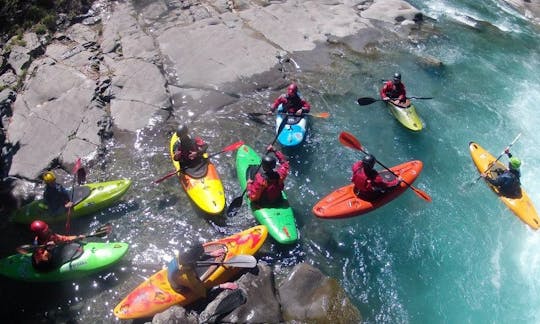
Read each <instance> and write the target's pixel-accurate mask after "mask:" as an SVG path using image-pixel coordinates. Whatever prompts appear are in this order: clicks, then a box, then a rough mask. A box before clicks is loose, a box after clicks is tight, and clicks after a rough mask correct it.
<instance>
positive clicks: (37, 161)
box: [8, 63, 97, 179]
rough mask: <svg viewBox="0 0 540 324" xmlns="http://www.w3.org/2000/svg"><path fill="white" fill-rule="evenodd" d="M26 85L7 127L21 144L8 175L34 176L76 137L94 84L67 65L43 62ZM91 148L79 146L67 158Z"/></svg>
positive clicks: (88, 151) (88, 150)
mask: <svg viewBox="0 0 540 324" xmlns="http://www.w3.org/2000/svg"><path fill="white" fill-rule="evenodd" d="M36 64H38V63H36ZM26 86H27V90H26V91H25V92H23V93H20V94H19V96H18V97H17V100H16V101H15V104H14V108H13V117H12V121H11V123H10V124H9V127H8V132H9V134H10V138H11V140H12V141H13V142H17V141H19V142H20V144H21V148H20V149H19V151H18V152H17V154H16V155H15V156H14V157H13V163H12V166H11V170H10V174H12V175H19V176H22V177H25V178H29V179H33V178H36V177H37V176H38V175H39V173H40V172H41V171H42V170H43V169H45V168H46V167H47V166H48V165H50V164H51V162H52V161H53V160H56V159H59V158H60V157H61V155H62V152H63V150H64V149H65V148H66V146H67V144H68V142H69V141H70V140H73V139H75V138H76V137H77V132H78V129H79V127H80V124H81V122H82V120H83V119H84V118H85V117H84V116H85V111H86V110H87V105H88V103H89V102H90V99H91V97H92V95H93V88H94V84H93V82H92V81H91V80H88V79H85V78H84V76H83V75H81V74H79V73H77V72H76V71H74V70H72V69H70V68H66V67H63V66H59V65H43V66H41V67H40V68H38V69H36V72H35V75H34V76H33V78H32V79H30V81H29V82H28V84H27V85H26ZM95 127H96V133H97V125H96V126H95ZM95 148H96V147H95V146H94V147H93V150H95ZM93 150H92V146H85V147H79V148H78V149H76V150H75V152H73V153H72V154H70V156H69V159H70V160H71V159H72V155H75V156H85V155H88V154H90V153H92V151H93ZM68 162H71V161H68Z"/></svg>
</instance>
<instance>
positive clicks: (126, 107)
mask: <svg viewBox="0 0 540 324" xmlns="http://www.w3.org/2000/svg"><path fill="white" fill-rule="evenodd" d="M507 2H511V3H515V2H519V1H507ZM525 2H527V1H525ZM518 5H523V6H524V7H523V8H525V9H527V8H529V7H530V6H535V5H536V4H524V3H523V2H521V3H520V4H518ZM520 8H521V7H520ZM536 8H537V6H536ZM525 9H524V10H525ZM536 13H538V11H536ZM299 17H301V18H299ZM536 17H538V14H536ZM434 31H435V29H434V27H433V24H432V23H431V22H429V19H427V17H425V16H424V15H423V14H422V13H421V12H420V11H419V10H418V9H416V8H414V7H412V6H411V5H410V4H408V3H407V2H405V1H402V0H358V1H346V0H342V1H338V0H326V1H322V0H321V1H296V0H289V1H264V0H252V1H247V0H237V1H225V0H223V1H220V0H214V1H211V0H208V1H195V0H191V1H190V0H187V1H184V0H182V1H180V0H158V1H153V2H148V1H147V2H142V3H138V5H137V6H134V5H133V4H132V3H131V2H126V1H115V2H109V1H98V2H96V3H95V4H94V6H93V7H92V11H91V13H89V14H88V15H86V16H85V18H84V19H82V20H80V21H78V22H77V23H71V24H70V23H67V24H66V28H64V29H62V30H60V31H58V32H56V33H55V34H54V35H41V36H38V35H36V34H34V33H26V34H25V35H24V37H23V39H22V40H16V39H12V40H10V41H9V42H8V44H6V45H5V46H4V47H3V49H2V53H3V55H2V62H1V66H2V68H1V70H0V73H1V75H0V87H1V88H2V89H3V90H2V91H1V92H0V108H1V113H2V115H1V120H2V122H3V123H2V124H3V125H2V134H5V135H6V138H5V140H3V141H2V159H1V160H2V163H3V164H2V171H3V173H2V179H3V180H2V188H1V189H2V190H0V198H1V201H2V206H0V208H1V210H2V214H4V216H6V217H4V218H3V219H2V220H1V222H7V221H8V218H7V214H8V213H9V211H10V210H12V209H14V208H18V207H20V206H21V204H23V203H25V202H27V201H28V200H30V199H33V198H34V195H35V193H36V192H38V191H41V190H40V184H39V176H40V174H41V173H42V172H43V171H44V170H47V169H57V170H65V172H64V174H63V175H64V176H65V177H67V173H69V171H68V170H71V168H72V167H73V163H74V161H75V160H76V159H77V158H78V157H82V158H83V159H84V161H85V165H86V166H89V167H90V168H91V167H93V166H96V165H98V164H99V163H100V159H101V158H102V157H103V156H104V155H105V154H106V151H107V149H108V148H107V147H108V146H107V144H108V143H110V141H113V140H114V141H116V143H122V141H123V140H124V141H125V139H122V138H121V137H118V136H117V135H116V134H118V133H122V134H124V135H123V136H126V135H125V134H129V135H128V136H130V137H131V138H130V140H129V141H130V142H132V141H133V140H132V138H133V137H136V136H137V134H138V132H140V130H141V129H147V128H152V127H156V125H164V124H167V123H173V124H178V123H183V122H189V121H192V120H193V119H194V118H196V117H193V116H210V115H211V114H213V113H216V112H219V113H220V114H229V115H231V116H232V115H235V114H238V113H240V112H242V111H243V106H244V105H246V102H247V101H248V99H249V97H250V96H251V95H253V94H254V93H257V91H260V90H261V89H269V90H271V91H276V90H280V89H281V88H283V87H284V86H285V85H287V84H288V83H289V82H290V81H291V80H297V79H298V78H300V76H301V75H302V74H303V73H306V72H309V71H313V70H320V69H324V68H325V66H326V65H327V63H328V62H329V61H330V59H329V57H333V56H341V55H343V53H342V49H343V48H345V49H346V50H347V51H352V52H357V53H369V52H370V51H373V48H374V47H375V46H376V44H377V43H379V42H390V41H395V40H405V41H410V42H417V41H419V40H421V39H423V38H425V37H427V36H429V35H431V34H432V33H433V32H434ZM426 62H428V64H433V65H440V64H442V63H441V62H439V61H437V60H436V59H433V58H429V57H428V58H426ZM21 84H22V86H19V85H21ZM14 88H17V89H19V90H18V91H17V92H15V91H13V90H11V89H14ZM247 104H249V103H247ZM227 140H228V139H227ZM36 157H39V158H36ZM314 282H320V283H321V285H319V286H314V285H313V283H314ZM238 283H239V284H240V287H241V289H242V290H243V291H245V292H246V294H247V303H246V304H244V305H242V306H240V307H238V308H237V309H236V310H234V311H233V312H232V313H230V314H228V315H226V316H225V317H223V318H222V320H223V321H226V322H227V321H229V322H250V321H251V322H271V323H273V322H282V321H306V322H330V321H331V322H334V323H340V322H343V323H345V322H360V321H361V314H360V312H359V311H358V310H357V309H356V308H355V307H354V306H353V305H352V304H351V303H350V301H349V299H348V298H347V296H346V295H345V292H344V291H343V289H342V288H341V287H339V285H338V284H337V283H336V282H335V280H333V279H331V278H327V277H325V276H324V275H323V274H322V273H320V271H318V270H316V269H314V268H313V267H311V266H309V265H307V264H299V265H297V266H296V267H295V268H294V269H293V270H292V271H291V272H290V276H289V277H288V278H286V279H284V280H283V281H282V282H281V283H280V285H276V284H275V280H274V278H273V274H272V270H271V269H270V268H269V267H268V266H265V265H260V266H259V267H258V271H257V274H254V273H248V274H245V275H244V276H242V277H241V278H240V279H239V280H238ZM276 286H279V287H278V288H277V289H276ZM261 287H263V288H264V289H261ZM261 291H264V293H261ZM228 293H230V292H225V293H222V295H221V296H218V298H217V299H216V300H215V301H214V302H212V303H211V304H210V305H208V307H207V308H206V310H204V311H202V313H201V314H200V319H203V318H204V316H206V315H205V314H212V312H213V311H215V307H216V305H217V304H218V303H219V301H220V298H221V299H223V298H225V297H226V295H227V294H228ZM212 307H214V308H212ZM254 314H255V315H254ZM253 316H258V317H253ZM173 319H175V320H181V321H185V322H193V323H197V322H198V320H199V319H197V318H196V316H195V317H194V315H193V314H189V313H186V312H185V311H184V310H183V309H182V308H179V307H173V308H171V309H170V310H168V311H167V312H165V314H160V315H158V316H156V317H155V318H154V321H153V322H156V323H160V322H167V321H169V320H173ZM344 320H346V321H344Z"/></svg>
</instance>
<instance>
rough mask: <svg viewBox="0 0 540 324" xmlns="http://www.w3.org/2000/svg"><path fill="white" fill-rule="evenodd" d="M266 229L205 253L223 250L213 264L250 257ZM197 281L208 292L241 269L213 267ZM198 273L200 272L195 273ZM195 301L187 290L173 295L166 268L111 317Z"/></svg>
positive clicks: (255, 229)
mask: <svg viewBox="0 0 540 324" xmlns="http://www.w3.org/2000/svg"><path fill="white" fill-rule="evenodd" d="M267 236H268V230H267V229H266V226H264V225H259V226H255V227H252V228H250V229H247V230H245V231H243V232H240V233H237V234H234V235H232V236H228V237H225V238H223V239H220V240H217V241H213V242H208V243H205V244H204V249H205V251H206V252H212V251H215V250H218V249H223V250H225V256H224V257H223V256H222V257H220V258H216V260H215V261H218V262H222V261H227V260H229V259H231V258H232V257H234V256H235V255H240V254H249V255H253V254H255V252H257V251H258V250H259V249H260V247H261V246H262V245H263V243H264V241H265V240H266V237H267ZM199 270H200V271H201V272H202V274H201V275H200V278H201V280H202V282H203V283H204V285H205V287H206V288H207V289H210V288H212V287H214V286H217V285H219V284H222V283H224V282H227V281H228V280H230V279H231V278H232V277H233V276H235V275H236V274H237V273H238V271H239V270H241V269H240V268H234V267H228V266H224V265H213V266H209V267H206V268H200V269H199ZM198 272H199V271H198ZM196 300H197V297H196V296H195V295H194V294H193V293H191V292H190V291H187V292H186V293H183V294H180V293H178V292H176V291H175V290H174V289H173V288H172V287H171V285H170V284H169V281H168V279H167V269H162V270H160V271H158V272H157V273H155V274H154V275H152V276H151V277H150V278H148V279H147V280H146V281H145V282H143V283H142V284H140V285H139V286H138V287H137V288H135V289H134V290H133V291H132V292H131V293H129V295H127V296H126V297H125V298H124V299H123V300H122V301H121V302H120V303H119V304H118V305H116V307H115V308H114V315H115V316H116V317H118V318H119V319H134V318H144V317H150V316H153V315H155V314H157V313H159V312H162V311H164V310H166V309H167V308H169V307H170V306H173V305H179V306H186V305H189V304H190V303H192V302H194V301H196Z"/></svg>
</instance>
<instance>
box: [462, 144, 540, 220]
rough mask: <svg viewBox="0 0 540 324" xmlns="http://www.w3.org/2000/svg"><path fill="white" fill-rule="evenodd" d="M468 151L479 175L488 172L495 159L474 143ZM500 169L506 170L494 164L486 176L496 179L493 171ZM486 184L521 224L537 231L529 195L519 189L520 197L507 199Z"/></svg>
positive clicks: (536, 218) (536, 217)
mask: <svg viewBox="0 0 540 324" xmlns="http://www.w3.org/2000/svg"><path fill="white" fill-rule="evenodd" d="M469 150H470V152H471V157H472V160H473V162H474V164H475V165H476V168H477V169H478V171H479V172H480V173H484V172H485V171H486V170H488V168H489V166H490V165H492V164H493V163H494V162H495V160H496V159H497V158H496V157H494V156H493V155H491V153H489V152H488V151H486V150H485V149H484V148H482V147H481V146H480V145H478V144H477V143H475V142H470V143H469ZM500 169H502V170H506V169H507V167H506V166H505V165H504V164H503V163H501V162H500V161H497V162H495V164H493V165H492V166H491V168H489V173H488V176H489V177H496V176H497V173H496V172H495V170H500ZM487 184H488V186H489V187H490V188H491V190H493V191H494V192H495V193H496V194H497V196H499V198H500V199H501V200H502V201H503V203H504V204H505V205H506V206H508V208H510V210H511V211H512V212H514V214H516V216H517V217H519V218H520V219H521V220H522V221H523V222H525V223H526V224H527V225H529V226H530V227H532V228H533V229H538V227H540V218H538V213H537V212H536V209H535V208H534V205H533V203H532V201H531V199H530V198H529V195H527V193H526V192H525V190H524V189H523V188H521V197H519V198H508V197H505V196H503V195H501V194H500V193H499V191H498V189H497V187H495V186H493V185H491V184H490V183H489V182H487Z"/></svg>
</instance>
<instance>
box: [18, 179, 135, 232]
mask: <svg viewBox="0 0 540 324" xmlns="http://www.w3.org/2000/svg"><path fill="white" fill-rule="evenodd" d="M130 186H131V180H129V179H121V180H113V181H107V182H96V183H89V184H85V185H82V186H77V187H75V191H74V194H73V201H74V202H75V206H74V207H73V211H72V212H71V218H77V217H81V216H86V215H89V214H93V213H95V212H97V211H99V210H101V209H104V208H107V207H109V206H110V205H112V204H114V203H115V202H117V201H118V200H120V198H122V196H123V195H124V194H125V193H126V191H127V190H128V189H129V187H130ZM36 219H41V220H43V221H46V222H48V223H54V222H60V221H63V220H66V213H60V214H56V215H50V214H49V213H48V208H47V205H46V204H45V203H44V202H43V200H41V199H40V200H34V201H33V202H31V203H29V204H27V205H25V206H23V207H22V208H20V209H19V210H17V211H15V212H14V213H13V221H14V222H15V223H20V224H30V223H31V222H32V221H34V220H36Z"/></svg>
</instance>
